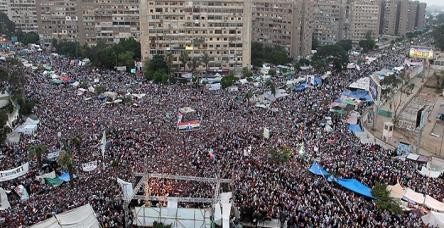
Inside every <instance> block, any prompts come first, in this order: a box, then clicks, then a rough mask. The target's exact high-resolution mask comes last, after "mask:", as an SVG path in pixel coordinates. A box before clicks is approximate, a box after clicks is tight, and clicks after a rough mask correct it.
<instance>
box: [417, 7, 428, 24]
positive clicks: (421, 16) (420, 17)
mask: <svg viewBox="0 0 444 228" xmlns="http://www.w3.org/2000/svg"><path fill="white" fill-rule="evenodd" d="M426 7H427V4H426V3H425V2H420V3H419V4H418V10H417V15H416V29H423V28H424V26H425V14H426Z"/></svg>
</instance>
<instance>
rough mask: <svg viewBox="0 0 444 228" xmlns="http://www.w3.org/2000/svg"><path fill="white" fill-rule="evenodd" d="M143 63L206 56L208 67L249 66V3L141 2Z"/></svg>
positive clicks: (226, 0) (236, 0)
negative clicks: (183, 55)
mask: <svg viewBox="0 0 444 228" xmlns="http://www.w3.org/2000/svg"><path fill="white" fill-rule="evenodd" d="M139 11H140V42H141V48H142V58H143V60H146V59H150V58H152V56H154V55H156V54H159V55H166V54H169V53H170V54H172V56H173V64H174V65H175V66H182V67H183V65H184V64H182V63H181V61H180V58H179V57H180V55H181V53H183V52H187V53H188V55H189V56H190V57H191V58H193V57H201V56H204V55H205V54H207V55H208V56H209V60H210V61H209V63H208V67H209V68H219V69H220V68H225V69H239V68H240V67H246V66H250V64H251V29H252V28H251V24H252V18H251V15H252V6H251V0H215V1H207V0H140V10H139Z"/></svg>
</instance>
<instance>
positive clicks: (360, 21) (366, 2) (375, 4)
mask: <svg viewBox="0 0 444 228" xmlns="http://www.w3.org/2000/svg"><path fill="white" fill-rule="evenodd" d="M347 7H349V10H350V12H349V15H350V16H349V24H350V25H349V29H348V31H347V33H346V39H349V40H352V41H359V40H363V39H365V38H366V36H367V34H370V35H371V37H372V38H377V37H378V35H379V25H380V15H381V9H380V8H381V3H380V0H350V1H349V3H348V6H347Z"/></svg>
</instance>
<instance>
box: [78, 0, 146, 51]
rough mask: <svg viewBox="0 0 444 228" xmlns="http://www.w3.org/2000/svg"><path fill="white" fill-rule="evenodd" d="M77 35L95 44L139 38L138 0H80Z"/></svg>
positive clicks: (83, 40)
mask: <svg viewBox="0 0 444 228" xmlns="http://www.w3.org/2000/svg"><path fill="white" fill-rule="evenodd" d="M81 1H82V3H81V4H80V5H79V11H80V12H81V18H80V20H79V22H80V24H79V32H80V33H79V37H80V40H81V41H82V42H86V43H88V44H95V43H97V42H98V41H99V40H101V41H104V42H105V43H118V42H119V41H120V40H121V39H126V38H130V37H133V38H135V39H138V38H139V29H140V28H139V0H93V1H91V0H81Z"/></svg>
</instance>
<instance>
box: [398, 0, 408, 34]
mask: <svg viewBox="0 0 444 228" xmlns="http://www.w3.org/2000/svg"><path fill="white" fill-rule="evenodd" d="M408 15H409V1H408V0H398V13H397V20H396V35H399V36H404V35H405V34H406V33H407V32H408V22H409V18H408Z"/></svg>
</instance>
